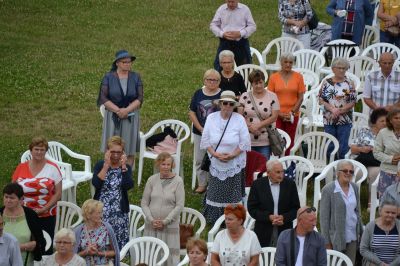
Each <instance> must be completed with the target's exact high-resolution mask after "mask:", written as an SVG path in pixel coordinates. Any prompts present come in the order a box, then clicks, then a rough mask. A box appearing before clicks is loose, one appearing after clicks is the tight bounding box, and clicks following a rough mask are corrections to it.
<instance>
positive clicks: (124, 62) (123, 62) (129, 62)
mask: <svg viewBox="0 0 400 266" xmlns="http://www.w3.org/2000/svg"><path fill="white" fill-rule="evenodd" d="M120 62H121V63H122V64H131V63H132V61H120Z"/></svg>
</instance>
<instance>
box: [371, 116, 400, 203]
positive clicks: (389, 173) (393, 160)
mask: <svg viewBox="0 0 400 266" xmlns="http://www.w3.org/2000/svg"><path fill="white" fill-rule="evenodd" d="M399 140H400V109H393V110H392V111H390V112H389V113H388V115H387V117H386V128H384V129H382V130H381V131H379V133H378V135H377V136H376V140H375V146H374V150H373V153H374V157H375V158H376V159H377V160H378V161H380V162H381V165H380V178H379V183H378V194H379V197H380V196H382V194H383V193H384V192H385V190H386V188H387V187H388V186H390V185H392V184H394V183H396V182H397V181H400V179H399V175H397V165H398V163H399V161H400V141H399Z"/></svg>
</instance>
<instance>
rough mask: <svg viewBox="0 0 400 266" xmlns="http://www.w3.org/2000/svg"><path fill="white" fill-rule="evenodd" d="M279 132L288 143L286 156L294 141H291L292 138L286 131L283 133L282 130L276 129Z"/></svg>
mask: <svg viewBox="0 0 400 266" xmlns="http://www.w3.org/2000/svg"><path fill="white" fill-rule="evenodd" d="M276 129H277V130H278V132H279V134H281V136H282V138H284V139H285V141H286V145H285V149H284V150H283V153H282V154H285V152H286V150H287V149H288V148H289V147H290V144H292V140H291V139H290V136H289V134H288V133H286V132H285V131H283V130H282V129H280V128H276Z"/></svg>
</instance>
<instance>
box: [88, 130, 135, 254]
mask: <svg viewBox="0 0 400 266" xmlns="http://www.w3.org/2000/svg"><path fill="white" fill-rule="evenodd" d="M92 183H93V186H94V187H95V189H96V192H95V194H94V199H96V200H99V201H101V202H102V203H103V204H104V221H106V222H108V223H109V224H111V225H112V227H113V229H114V233H115V236H116V237H117V241H118V246H119V248H120V249H122V247H123V246H124V245H125V244H126V243H128V241H129V229H128V225H129V217H128V213H129V201H128V190H129V189H131V188H133V179H132V168H131V167H130V165H127V164H126V155H125V153H124V141H123V139H122V138H121V137H119V136H113V137H111V138H110V139H109V140H108V142H107V151H106V153H105V156H104V160H102V161H99V162H98V163H97V164H96V165H95V167H94V172H93V179H92Z"/></svg>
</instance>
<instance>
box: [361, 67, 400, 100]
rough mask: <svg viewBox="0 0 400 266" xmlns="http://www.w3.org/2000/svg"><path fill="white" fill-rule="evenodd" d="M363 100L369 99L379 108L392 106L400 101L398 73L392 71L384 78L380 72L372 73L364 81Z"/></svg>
mask: <svg viewBox="0 0 400 266" xmlns="http://www.w3.org/2000/svg"><path fill="white" fill-rule="evenodd" d="M363 97H364V98H370V99H372V101H373V102H374V103H375V104H376V105H378V106H379V107H385V106H387V105H393V104H395V103H397V102H398V101H399V99H400V72H399V71H395V70H392V72H391V73H390V74H389V76H387V77H385V76H384V75H383V73H382V72H381V71H380V70H377V71H372V72H370V73H369V75H368V76H367V78H366V79H365V84H364V94H363Z"/></svg>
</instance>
